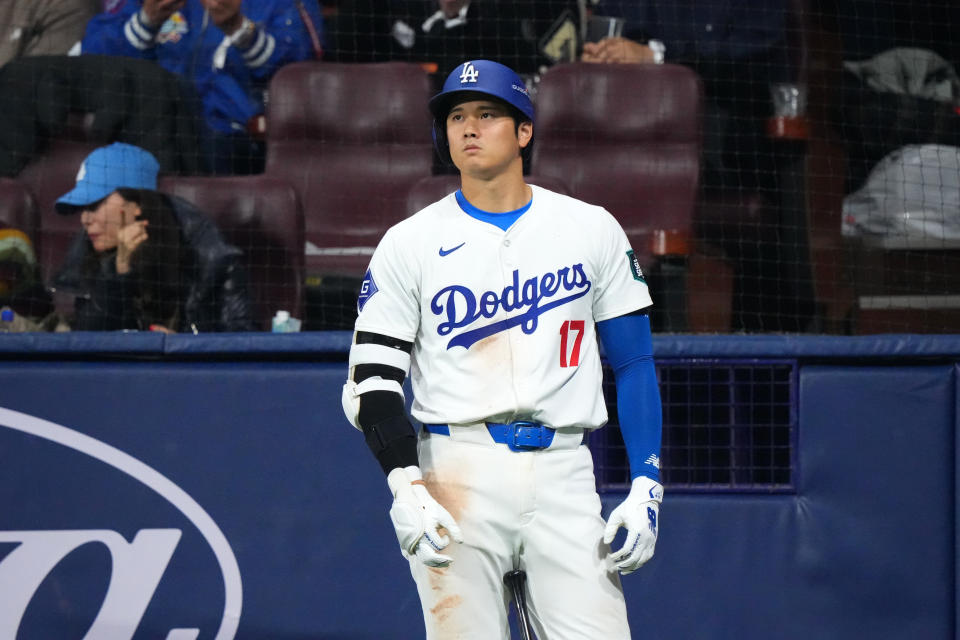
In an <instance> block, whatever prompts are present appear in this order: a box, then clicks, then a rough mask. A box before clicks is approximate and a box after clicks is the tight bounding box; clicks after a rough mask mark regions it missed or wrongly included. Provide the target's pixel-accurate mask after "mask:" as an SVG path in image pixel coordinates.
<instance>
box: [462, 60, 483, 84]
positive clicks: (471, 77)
mask: <svg viewBox="0 0 960 640" xmlns="http://www.w3.org/2000/svg"><path fill="white" fill-rule="evenodd" d="M479 77H480V73H479V72H478V71H477V70H476V68H475V67H474V66H473V63H472V62H464V63H463V72H462V73H461V74H460V84H466V83H468V82H476V81H477V78H479Z"/></svg>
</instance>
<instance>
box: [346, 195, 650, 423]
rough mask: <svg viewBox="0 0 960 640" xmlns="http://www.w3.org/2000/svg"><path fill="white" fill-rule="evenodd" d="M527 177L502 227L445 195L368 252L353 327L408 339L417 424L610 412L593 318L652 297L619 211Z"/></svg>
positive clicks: (596, 417) (590, 418)
mask: <svg viewBox="0 0 960 640" xmlns="http://www.w3.org/2000/svg"><path fill="white" fill-rule="evenodd" d="M531 187H532V190H533V201H532V204H531V207H530V208H529V209H528V210H527V211H526V212H525V213H524V214H523V215H522V216H520V218H519V219H518V220H517V221H516V222H515V223H514V224H513V225H512V226H511V227H510V228H509V229H508V230H506V231H503V230H501V229H499V228H498V227H496V226H494V225H492V224H489V223H487V222H483V221H481V220H478V219H476V218H474V217H472V216H470V215H468V214H467V213H465V212H464V211H463V210H462V209H461V208H460V206H459V204H458V203H457V201H456V198H455V196H454V194H451V195H449V196H447V197H445V198H443V199H442V200H440V201H438V202H436V203H434V204H432V205H430V206H428V207H426V208H425V209H423V210H422V211H420V212H418V213H417V214H415V215H413V216H411V217H410V218H408V219H406V220H404V221H402V222H400V223H398V224H396V225H395V226H393V227H392V228H391V229H390V230H389V231H388V232H387V233H386V234H385V235H384V237H383V239H382V241H381V242H380V245H379V246H378V247H377V250H376V252H375V253H374V255H373V258H372V259H371V262H370V269H369V271H368V273H367V277H366V279H365V281H364V285H363V290H362V292H361V296H360V300H359V303H358V307H359V316H358V318H357V322H356V330H357V331H369V332H373V333H380V334H384V335H388V336H391V337H394V338H399V339H401V340H406V341H410V342H413V343H414V347H413V353H412V356H413V357H412V365H411V382H412V385H413V391H414V404H413V409H412V414H413V416H414V417H415V418H416V419H418V420H420V421H421V422H423V423H447V424H466V423H472V422H478V421H482V420H489V421H497V422H509V421H511V420H517V419H526V420H533V421H536V422H540V423H542V424H546V425H549V426H552V427H556V428H560V427H575V426H577V427H584V428H596V427H600V426H602V425H603V424H604V423H606V421H607V411H606V406H605V403H604V399H603V393H602V388H601V384H600V380H601V376H602V373H601V367H600V357H599V353H598V349H597V340H596V333H595V327H594V323H595V322H598V321H601V320H606V319H609V318H614V317H617V316H620V315H623V314H626V313H629V312H631V311H635V310H637V309H641V308H643V307H647V306H649V305H650V304H651V300H650V294H649V292H648V290H647V285H646V282H645V281H644V279H643V274H642V272H641V271H640V268H639V266H638V262H637V260H636V259H635V257H634V255H633V252H632V251H631V248H630V245H629V243H628V241H627V238H626V235H625V234H624V232H623V229H622V228H621V227H620V225H619V224H618V223H617V221H616V220H615V219H614V218H613V216H611V215H610V214H609V213H608V212H607V211H606V210H604V209H602V208H601V207H596V206H592V205H588V204H586V203H584V202H581V201H579V200H576V199H573V198H569V197H567V196H563V195H560V194H557V193H554V192H551V191H548V190H546V189H542V188H539V187H537V186H533V185H531Z"/></svg>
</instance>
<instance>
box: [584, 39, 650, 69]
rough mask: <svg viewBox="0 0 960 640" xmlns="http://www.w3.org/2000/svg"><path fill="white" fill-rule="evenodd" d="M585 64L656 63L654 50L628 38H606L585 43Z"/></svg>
mask: <svg viewBox="0 0 960 640" xmlns="http://www.w3.org/2000/svg"><path fill="white" fill-rule="evenodd" d="M580 60H582V61H583V62H600V63H613V62H616V63H621V64H637V63H641V62H654V60H655V57H654V53H653V49H651V48H650V47H648V46H647V45H645V44H640V43H639V42H634V41H633V40H629V39H627V38H619V37H618V38H604V39H603V40H601V41H600V42H585V43H584V45H583V54H582V55H581V56H580Z"/></svg>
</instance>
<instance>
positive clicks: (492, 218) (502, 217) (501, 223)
mask: <svg viewBox="0 0 960 640" xmlns="http://www.w3.org/2000/svg"><path fill="white" fill-rule="evenodd" d="M454 195H455V196H456V198H457V204H459V205H460V208H461V209H462V210H463V212H464V213H466V214H467V215H468V216H470V217H471V218H476V219H477V220H480V221H481V222H487V223H489V224H492V225H493V226H495V227H499V228H500V229H502V230H503V231H506V230H507V229H509V228H510V226H511V225H512V224H513V223H514V222H516V221H517V220H518V219H519V218H520V216H522V215H523V214H524V213H526V212H527V211H528V210H529V209H530V207H531V205H533V196H532V195H531V196H530V201H529V202H527V204H525V205H523V206H522V207H520V208H519V209H514V210H513V211H507V212H505V213H491V212H490V211H484V210H482V209H478V208H477V207H475V206H473V205H472V204H470V202H469V201H468V200H467V198H466V196H464V195H463V191H461V190H460V189H457V193H456V194H454Z"/></svg>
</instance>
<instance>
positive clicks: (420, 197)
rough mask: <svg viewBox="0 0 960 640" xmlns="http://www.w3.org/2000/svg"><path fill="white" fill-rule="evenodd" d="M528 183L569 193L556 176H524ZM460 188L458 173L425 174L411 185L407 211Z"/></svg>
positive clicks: (418, 209) (415, 209)
mask: <svg viewBox="0 0 960 640" xmlns="http://www.w3.org/2000/svg"><path fill="white" fill-rule="evenodd" d="M524 180H526V181H527V182H528V183H530V184H535V185H537V186H539V187H543V188H544V189H549V190H550V191H556V192H557V193H562V194H564V195H568V194H569V190H568V189H567V186H566V185H565V184H564V183H563V182H562V181H561V180H558V179H557V178H547V177H544V176H524ZM459 188H460V176H459V175H449V174H448V175H439V176H427V177H426V178H421V179H420V180H418V181H417V182H416V183H414V185H413V186H412V187H410V193H409V194H408V195H407V213H408V214H410V215H413V214H414V213H416V212H417V211H420V209H423V208H424V207H426V206H427V205H430V204H433V203H434V202H436V201H437V200H439V199H440V198H442V197H444V196H445V195H448V194H451V193H453V192H454V191H456V190H457V189H459Z"/></svg>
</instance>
